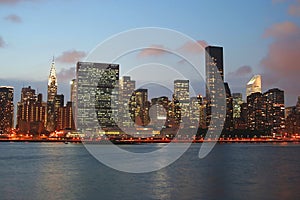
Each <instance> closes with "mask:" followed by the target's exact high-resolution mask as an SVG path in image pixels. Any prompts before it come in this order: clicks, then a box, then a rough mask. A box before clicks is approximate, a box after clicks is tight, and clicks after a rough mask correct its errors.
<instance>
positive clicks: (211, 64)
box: [205, 46, 230, 133]
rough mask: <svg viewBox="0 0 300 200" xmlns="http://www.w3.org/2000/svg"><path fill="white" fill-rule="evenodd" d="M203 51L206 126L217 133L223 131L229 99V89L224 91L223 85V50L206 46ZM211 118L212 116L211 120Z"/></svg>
mask: <svg viewBox="0 0 300 200" xmlns="http://www.w3.org/2000/svg"><path fill="white" fill-rule="evenodd" d="M205 50H206V56H205V69H206V100H207V106H206V124H207V126H210V130H216V131H217V132H218V131H221V130H223V127H224V123H223V120H225V119H226V118H227V115H226V110H227V108H226V107H227V106H226V103H227V102H229V101H230V100H229V98H226V97H227V96H228V97H229V93H228V92H229V87H227V89H226V88H225V85H224V65H223V48H222V47H216V46H208V47H206V48H205ZM227 86H228V85H227ZM225 89H226V90H225ZM226 92H227V95H226ZM225 100H226V101H225ZM212 112H214V113H212ZM212 116H214V118H213V119H212ZM225 125H226V122H225ZM217 132H216V133H217Z"/></svg>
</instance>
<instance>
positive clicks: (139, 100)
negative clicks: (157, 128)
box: [130, 89, 150, 126]
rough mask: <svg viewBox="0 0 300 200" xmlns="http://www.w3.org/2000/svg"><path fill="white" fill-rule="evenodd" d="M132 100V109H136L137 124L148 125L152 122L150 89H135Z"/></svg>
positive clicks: (135, 120) (135, 119)
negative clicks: (149, 99) (150, 115)
mask: <svg viewBox="0 0 300 200" xmlns="http://www.w3.org/2000/svg"><path fill="white" fill-rule="evenodd" d="M130 101H131V102H130V110H132V111H134V122H135V124H136V125H138V126H147V125H148V124H149V123H150V118H149V108H150V102H149V101H148V90H147V89H137V90H135V91H134V93H133V95H132V96H131V100H130Z"/></svg>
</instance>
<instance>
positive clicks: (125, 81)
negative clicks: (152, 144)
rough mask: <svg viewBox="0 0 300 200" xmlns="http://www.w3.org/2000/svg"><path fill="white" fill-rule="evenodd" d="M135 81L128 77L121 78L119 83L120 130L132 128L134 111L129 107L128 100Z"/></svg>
mask: <svg viewBox="0 0 300 200" xmlns="http://www.w3.org/2000/svg"><path fill="white" fill-rule="evenodd" d="M134 89H135V81H134V80H131V78H130V76H123V77H122V78H121V79H120V82H119V103H120V106H119V117H120V121H119V125H121V127H120V128H123V127H124V128H130V127H133V126H134V116H135V113H134V112H135V111H134V110H132V109H133V107H132V106H130V103H131V101H130V99H131V96H132V95H133V93H134Z"/></svg>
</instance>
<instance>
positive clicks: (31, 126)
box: [17, 86, 47, 135]
mask: <svg viewBox="0 0 300 200" xmlns="http://www.w3.org/2000/svg"><path fill="white" fill-rule="evenodd" d="M42 99H43V97H42V94H38V95H36V93H35V90H34V89H32V88H31V86H28V87H23V88H22V90H21V100H20V102H18V107H17V127H18V129H19V132H20V133H26V134H33V135H39V134H41V133H42V132H44V130H45V126H46V112H47V104H46V103H44V102H42Z"/></svg>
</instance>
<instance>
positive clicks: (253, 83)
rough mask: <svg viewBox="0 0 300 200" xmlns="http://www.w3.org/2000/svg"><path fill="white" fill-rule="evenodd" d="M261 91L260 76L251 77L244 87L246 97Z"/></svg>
mask: <svg viewBox="0 0 300 200" xmlns="http://www.w3.org/2000/svg"><path fill="white" fill-rule="evenodd" d="M256 92H260V93H262V91H261V75H255V76H253V77H252V78H251V79H250V81H249V82H248V83H247V86H246V96H249V95H251V94H252V93H256Z"/></svg>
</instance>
